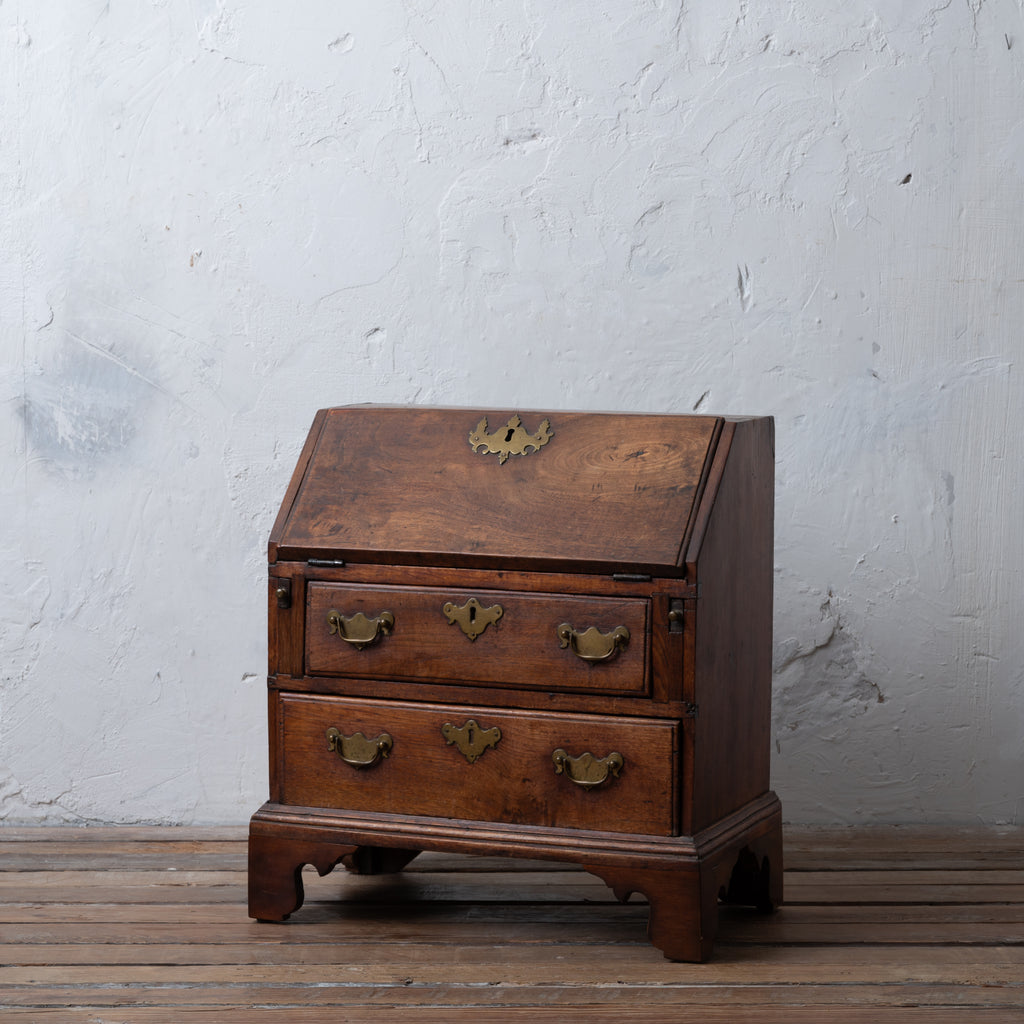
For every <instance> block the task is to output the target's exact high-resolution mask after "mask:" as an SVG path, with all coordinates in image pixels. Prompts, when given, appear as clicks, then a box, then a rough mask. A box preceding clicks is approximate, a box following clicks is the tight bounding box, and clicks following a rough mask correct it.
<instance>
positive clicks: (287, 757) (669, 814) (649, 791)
mask: <svg viewBox="0 0 1024 1024" xmlns="http://www.w3.org/2000/svg"><path fill="white" fill-rule="evenodd" d="M280 701H281V711H280V713H281V715H282V719H283V723H284V725H283V750H284V767H283V788H282V796H281V801H280V802H281V803H285V804H294V805H298V806H308V807H321V808H332V807H344V808H347V809H350V810H358V811H374V810H381V809H387V810H389V811H391V812H393V813H396V814H405V815H430V816H438V817H450V818H457V819H472V820H477V821H503V822H509V823H513V824H529V825H550V826H559V827H573V828H588V829H595V828H597V829H600V828H604V829H608V830H611V831H616V832H641V833H650V834H652V835H671V834H672V833H673V831H674V830H675V825H676V823H675V817H674V813H673V811H674V808H675V805H676V793H675V787H674V781H675V779H676V778H677V771H676V768H675V764H674V756H673V755H674V751H675V750H676V748H677V746H678V742H677V736H676V734H677V731H678V726H677V725H676V724H675V723H672V722H667V721H663V720H661V719H637V718H613V717H611V716H607V715H605V716H583V715H562V714H559V715H553V714H545V713H541V712H520V711H504V710H501V711H499V710H496V709H494V708H486V707H473V706H458V705H456V706H448V705H433V704H419V703H417V704H411V703H405V702H399V701H367V700H349V699H346V698H341V697H311V696H305V695H298V694H282V695H281V698H280ZM470 720H472V721H475V722H476V723H477V727H478V728H477V731H478V732H479V731H480V730H490V729H498V730H499V731H500V739H498V740H497V742H496V745H495V746H494V747H493V748H487V749H484V750H483V751H482V752H481V753H480V755H479V757H478V759H477V760H475V761H473V762H472V763H470V762H469V761H468V760H467V758H466V757H465V756H464V755H463V754H462V753H461V752H460V751H459V750H458V748H457V747H456V746H455V745H451V744H449V743H447V741H446V740H445V738H444V736H443V733H442V730H443V727H444V726H445V725H447V724H452V725H454V726H456V727H457V728H462V727H464V726H465V725H466V723H467V722H468V721H470ZM330 728H337V729H338V730H339V731H341V732H342V733H343V734H345V735H349V736H351V735H354V734H356V733H362V734H363V736H365V737H367V738H370V737H376V736H379V735H382V734H387V735H389V736H390V737H391V738H392V741H393V747H392V748H391V751H390V753H389V755H388V756H387V757H383V758H381V760H380V761H379V763H377V764H376V765H374V766H372V767H362V768H356V767H352V766H351V765H349V764H346V763H345V762H344V761H343V760H342V759H341V757H339V755H338V754H337V753H336V752H335V751H332V750H330V749H328V741H327V739H326V735H327V730H328V729H330ZM560 749H562V750H565V751H566V752H567V753H568V754H569V755H571V756H572V757H577V758H578V757H580V756H581V755H583V754H586V753H590V754H592V755H593V756H594V757H596V758H607V757H608V756H609V755H610V754H613V753H618V754H620V755H621V758H622V760H623V761H624V765H623V767H622V769H621V772H620V774H619V775H618V777H616V776H615V775H612V774H610V773H609V774H608V776H607V778H606V780H605V781H604V782H602V783H601V784H600V785H595V786H593V787H592V788H585V787H583V786H581V785H578V784H575V783H573V782H572V781H571V780H570V779H569V772H568V771H563V772H562V773H561V774H558V773H557V772H556V768H555V764H554V762H553V757H552V755H553V754H554V752H555V751H556V750H560Z"/></svg>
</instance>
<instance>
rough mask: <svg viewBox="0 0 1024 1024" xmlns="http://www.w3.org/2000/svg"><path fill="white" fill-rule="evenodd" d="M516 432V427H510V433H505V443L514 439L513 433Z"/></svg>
mask: <svg viewBox="0 0 1024 1024" xmlns="http://www.w3.org/2000/svg"><path fill="white" fill-rule="evenodd" d="M515 432H516V428H515V427H509V428H508V433H507V434H506V435H505V444H508V443H509V441H511V440H512V435H513V434H514V433H515Z"/></svg>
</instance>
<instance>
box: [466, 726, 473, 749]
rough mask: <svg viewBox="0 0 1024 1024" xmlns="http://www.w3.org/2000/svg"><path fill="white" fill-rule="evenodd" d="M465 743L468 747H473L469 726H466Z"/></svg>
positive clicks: (471, 730)
mask: <svg viewBox="0 0 1024 1024" xmlns="http://www.w3.org/2000/svg"><path fill="white" fill-rule="evenodd" d="M466 742H467V744H468V745H469V746H470V747H472V746H473V726H471V725H467V726H466Z"/></svg>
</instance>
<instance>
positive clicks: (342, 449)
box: [250, 407, 782, 960]
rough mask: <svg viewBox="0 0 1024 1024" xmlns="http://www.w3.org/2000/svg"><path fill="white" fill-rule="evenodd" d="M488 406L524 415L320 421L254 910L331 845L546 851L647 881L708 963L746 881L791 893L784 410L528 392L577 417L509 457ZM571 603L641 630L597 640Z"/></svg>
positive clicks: (286, 903) (746, 895)
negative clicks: (675, 411) (457, 620)
mask: <svg viewBox="0 0 1024 1024" xmlns="http://www.w3.org/2000/svg"><path fill="white" fill-rule="evenodd" d="M485 415H486V416H487V418H488V425H489V427H488V429H489V430H490V431H494V430H495V429H496V428H497V427H498V426H500V425H501V424H503V423H504V422H505V421H506V420H508V419H509V416H510V415H511V414H509V413H493V412H486V413H485V412H484V411H472V410H438V409H423V408H412V409H398V408H374V407H363V408H349V409H335V410H326V411H323V412H321V413H320V414H318V416H317V418H316V420H315V422H314V425H313V429H312V430H311V432H310V436H309V438H308V439H307V443H306V446H305V448H304V449H303V456H302V458H301V459H300V462H299V465H298V467H297V468H296V472H295V474H294V476H293V478H292V482H291V484H290V486H289V489H288V492H287V494H286V495H285V499H284V503H283V505H282V510H281V513H280V515H279V516H278V519H277V522H276V523H275V526H274V531H273V534H272V538H271V545H270V550H271V553H272V565H271V585H270V591H269V601H268V606H269V615H270V620H271V621H270V631H269V637H270V728H271V744H270V770H271V785H270V793H271V802H270V803H268V804H267V805H265V806H264V807H263V808H262V809H261V810H260V811H258V812H257V813H256V815H254V817H253V820H252V823H251V836H252V842H253V844H254V849H255V850H256V854H255V855H254V859H253V861H252V866H251V868H250V871H251V872H255V873H256V874H257V875H258V876H259V877H258V881H257V882H256V883H255V885H256V892H257V894H258V895H257V897H256V898H255V903H254V908H255V910H254V911H253V916H257V917H266V916H271V917H273V918H274V919H281V918H282V917H283V916H284V915H285V914H286V913H291V912H292V911H293V910H294V909H295V908H296V907H297V906H298V902H297V901H299V902H301V899H302V891H301V877H300V874H299V872H300V871H301V866H302V864H303V863H306V862H307V858H308V857H309V855H310V853H311V852H313V853H316V855H317V857H318V858H319V859H318V860H311V861H308V862H309V863H314V864H315V865H316V866H317V869H318V870H320V869H321V866H322V865H324V864H327V861H328V860H330V865H331V866H333V864H334V863H337V861H338V857H337V856H334V854H335V852H336V851H337V850H347V851H349V852H347V853H343V854H340V855H339V856H340V857H342V858H343V862H344V863H345V864H346V865H347V866H349V867H350V869H357V870H361V871H364V872H368V873H375V872H387V871H394V870H397V869H398V868H400V867H401V866H402V865H403V864H404V863H405V860H404V858H406V857H412V856H414V853H413V851H417V850H432V851H444V852H449V853H462V854H474V855H484V854H501V855H502V856H514V857H526V858H544V859H550V860H552V861H558V862H563V863H571V864H577V865H583V866H585V867H586V869H587V870H588V871H591V872H593V873H595V874H596V875H598V876H599V877H601V878H602V879H604V880H606V881H607V882H608V884H609V885H611V886H612V888H613V889H614V890H615V892H616V893H617V894H619V895H622V896H625V895H628V893H629V892H631V891H635V892H641V893H643V894H644V895H645V896H646V897H647V899H648V900H649V903H650V907H651V912H650V939H651V941H652V942H653V943H654V945H656V946H657V947H658V948H660V949H662V950H663V951H664V952H665V954H666V956H667V957H669V958H671V959H678V960H702V959H705V958H706V957H707V956H709V955H710V952H711V949H712V943H713V941H714V935H715V929H716V923H717V918H718V907H719V904H720V901H725V902H727V903H728V902H732V903H750V904H753V905H755V906H758V907H760V908H762V909H770V908H772V907H774V906H777V905H778V904H779V903H780V902H781V897H782V892H781V884H782V863H781V812H780V809H779V804H778V800H777V798H776V797H775V796H774V794H772V793H771V792H770V790H769V778H768V735H769V720H770V686H771V680H770V674H769V673H768V671H767V667H768V665H769V662H770V652H771V587H772V497H773V495H772V490H773V468H772V462H773V451H772V445H773V440H772V438H773V433H772V421H771V420H770V419H767V418H761V419H750V420H729V421H725V420H722V419H719V418H715V417H685V416H652V415H647V414H643V415H633V416H629V415H618V414H615V415H609V414H586V413H531V414H524V415H523V424H524V426H525V429H526V430H527V431H532V430H533V429H535V428H536V427H537V426H538V425H539V423H540V421H541V420H542V419H548V420H549V421H550V424H551V427H552V429H553V431H554V435H553V437H552V438H551V439H550V440H548V441H547V442H546V443H545V444H543V445H542V446H540V447H538V448H537V449H536V450H534V451H531V452H529V453H528V454H525V455H515V454H513V455H511V456H509V458H508V459H507V461H499V459H498V457H497V456H496V455H495V454H494V453H493V452H491V453H487V452H483V451H474V450H473V447H472V446H471V444H470V443H469V441H470V439H469V434H470V432H471V431H473V430H474V428H476V427H477V425H478V424H479V423H480V422H481V420H482V419H483V417H484V416H485ZM513 433H514V431H513V429H512V427H511V426H509V428H508V436H511V435H512V434H513ZM542 433H543V432H542ZM539 436H540V435H539ZM495 443H498V442H495ZM282 581H284V582H285V583H286V587H283V588H282V587H281V583H282ZM279 590H281V591H282V592H281V593H279ZM284 590H287V594H285V593H283V591H284ZM471 599H475V600H474V601H472V607H473V609H474V611H473V614H474V616H475V615H476V614H477V612H478V611H479V612H480V613H483V612H484V611H485V610H486V609H488V608H491V607H493V606H495V605H500V606H501V609H502V612H501V615H500V617H499V618H497V619H496V620H495V621H493V622H492V623H491V624H490V625H488V626H487V628H486V629H483V630H480V631H471V632H475V635H474V636H473V637H470V636H467V635H466V633H465V632H464V631H463V630H462V629H461V628H460V626H459V625H458V624H452V623H450V622H449V621H448V619H449V618H450V617H451V611H452V610H453V609H455V608H459V607H462V606H464V605H466V603H467V602H470V600H471ZM341 620H345V621H348V622H350V623H351V625H346V626H344V629H343V630H342V629H340V628H339V621H341ZM374 620H376V623H377V624H376V625H372V626H370V627H369V632H368V633H363V632H360V630H363V629H366V628H367V623H368V622H369V623H373V622H374ZM475 621H476V620H475V619H474V622H475ZM563 623H567V624H568V627H571V630H572V631H574V639H573V641H572V643H573V644H576V645H578V644H580V643H582V635H583V634H584V633H585V631H587V630H589V629H591V627H593V628H594V631H595V632H597V633H599V634H601V635H602V636H604V637H607V638H610V637H612V636H613V635H614V634H615V631H616V630H618V632H619V633H620V634H628V642H626V643H622V642H621V641H624V640H625V639H626V637H625V635H622V636H620V644H619V646H618V647H615V648H611V647H601V646H600V645H595V646H594V647H593V648H588V649H586V650H584V651H582V652H581V653H585V654H587V655H588V656H589V657H587V658H584V657H581V656H580V653H574V651H573V649H572V646H571V645H567V644H565V643H563V641H564V640H565V639H566V630H565V629H563V625H562V624H563ZM350 631H351V635H350ZM342 632H344V634H345V636H347V637H348V639H349V640H356V641H357V642H355V643H348V642H346V640H345V639H342V636H341V634H342ZM605 654H607V655H608V657H607V658H605V657H603V655H605ZM331 730H333V732H332V731H331ZM452 730H455V731H458V730H464V735H463V737H462V738H461V739H459V738H457V737H454V736H453V733H452ZM491 730H497V731H498V732H500V738H497V733H494V732H492V731H491ZM484 734H486V735H485V736H484ZM470 735H472V736H473V737H476V740H479V741H480V743H481V744H483V739H482V738H481V737H482V736H484V738H488V741H487V743H486V744H483V745H481V746H479V747H477V746H474V742H475V741H473V742H471V741H470V739H467V738H466V737H469V736H470ZM491 740H494V741H495V742H491ZM460 743H461V744H463V745H464V747H465V749H464V750H463V751H462V752H460V750H459V744H460ZM339 746H344V748H345V750H346V753H345V758H342V757H339V754H338V748H339ZM574 779H575V781H574ZM331 858H333V860H332V859H331ZM329 869H330V868H329V867H327V868H326V870H329ZM288 908H290V909H288ZM257 911H258V912H257Z"/></svg>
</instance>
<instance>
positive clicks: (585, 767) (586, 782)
mask: <svg viewBox="0 0 1024 1024" xmlns="http://www.w3.org/2000/svg"><path fill="white" fill-rule="evenodd" d="M551 760H552V761H554V762H555V774H556V775H565V777H566V778H567V779H569V781H570V782H575V783H576V785H577V786H583V787H584V788H585V789H593V788H594V786H600V785H601V784H602V783H603V782H607V781H608V777H609V776H614V777H615V778H618V777H619V772H620V771H622V767H623V765H624V764H625V763H626V762H625V758H623V756H622V755H621V754H620V753H619V752H618V751H615V750H613V751H612V752H611V753H610V754H609V755H608V756H607V757H594V755H593V754H591V753H590V751H589V750H588V751H587V752H586V753H585V754H580V756H579V757H571V756H570V755H569V754H567V753H566V752H565V751H564V750H563V749H562V748H561V747H559V748H558V749H557V750H556V751H554V752H553V753H552V754H551Z"/></svg>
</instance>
